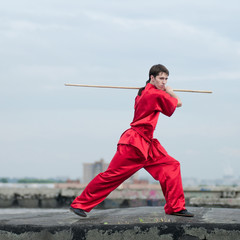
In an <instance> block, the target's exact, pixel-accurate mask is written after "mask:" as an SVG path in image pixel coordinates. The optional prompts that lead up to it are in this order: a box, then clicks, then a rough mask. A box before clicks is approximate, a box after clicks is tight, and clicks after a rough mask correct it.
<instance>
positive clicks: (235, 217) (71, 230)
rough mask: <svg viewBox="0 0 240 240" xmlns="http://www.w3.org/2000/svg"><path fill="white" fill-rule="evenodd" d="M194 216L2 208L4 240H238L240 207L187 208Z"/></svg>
mask: <svg viewBox="0 0 240 240" xmlns="http://www.w3.org/2000/svg"><path fill="white" fill-rule="evenodd" d="M188 210H189V211H191V212H193V213H194V214H195V217H194V218H184V217H178V216H171V215H165V214H164V211H163V208H162V207H139V208H124V209H108V210H93V211H92V212H91V213H89V214H88V217H87V218H81V217H78V216H77V215H75V214H73V213H72V212H70V211H69V210H68V209H22V208H17V209H12V208H11V209H1V210H0V240H10V239H11V240H30V239H31V240H35V239H36V240H48V239H49V240H55V239H58V240H82V239H83V240H91V239H94V240H96V239H104V240H105V239H106V240H107V239H114V240H118V239H119V240H120V239H127V240H132V239H138V240H142V239H160V240H200V239H201V240H215V239H216V240H228V239H231V240H240V209H230V208H195V207H190V208H188Z"/></svg>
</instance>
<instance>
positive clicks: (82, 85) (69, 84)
mask: <svg viewBox="0 0 240 240" xmlns="http://www.w3.org/2000/svg"><path fill="white" fill-rule="evenodd" d="M65 86H70V87H92V88H117V89H139V87H120V86H103V85H86V84H71V83H65ZM173 91H175V92H192V93H212V91H205V90H189V89H173Z"/></svg>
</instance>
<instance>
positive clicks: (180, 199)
mask: <svg viewBox="0 0 240 240" xmlns="http://www.w3.org/2000/svg"><path fill="white" fill-rule="evenodd" d="M144 168H145V169H146V170H147V171H148V172H149V173H150V174H151V175H152V176H153V178H154V179H156V180H158V181H159V182H160V185H161V187H162V191H163V194H164V196H165V199H166V204H165V206H164V209H165V212H166V214H172V213H173V212H179V211H181V210H185V209H186V208H185V198H184V192H183V187H182V179H181V172H180V163H179V162H178V161H177V160H175V159H174V158H172V157H171V156H169V155H166V156H164V155H162V157H160V158H158V159H157V160H156V159H154V160H152V159H149V161H148V163H147V165H145V166H144Z"/></svg>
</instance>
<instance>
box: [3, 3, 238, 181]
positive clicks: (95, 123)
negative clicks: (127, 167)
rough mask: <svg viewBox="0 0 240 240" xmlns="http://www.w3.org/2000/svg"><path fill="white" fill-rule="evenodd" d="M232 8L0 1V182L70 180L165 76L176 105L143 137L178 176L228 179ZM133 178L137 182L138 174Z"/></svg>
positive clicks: (107, 153)
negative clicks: (177, 166)
mask: <svg viewBox="0 0 240 240" xmlns="http://www.w3.org/2000/svg"><path fill="white" fill-rule="evenodd" d="M239 12H240V3H239V1H237V0H235V1H234V0H229V1H227V2H226V1H219V0H218V1H217V0H202V1H190V0H186V1H177V0H173V1H159V0H149V1H139V0H130V1H129V0H128V1H126V0H121V1H120V0H119V1H117V0H111V1H110V0H105V1H97V0H88V1H81V0H80V1H79V0H78V1H77V0H74V1H73V0H72V1H66V0H65V1H63V0H41V1H39V0H36V1H30V0H21V1H18V0H9V1H1V3H0V61H1V62H0V63H1V64H0V83H1V85H0V147H1V149H0V161H1V167H0V177H38V178H47V177H61V176H66V177H70V178H79V177H80V178H81V177H82V164H83V163H85V162H94V161H97V160H99V159H100V158H103V159H104V160H105V161H106V162H110V160H111V159H112V157H113V155H114V153H115V151H116V146H117V142H118V140H119V137H120V135H121V134H122V132H123V131H125V130H126V129H127V128H129V124H130V122H131V121H132V118H133V106H134V98H135V96H136V94H137V91H136V90H114V89H90V88H77V87H66V86H64V83H82V84H101V85H120V86H121V85H122V86H137V87H141V86H143V85H145V81H146V80H147V78H148V71H149V69H150V67H151V66H152V65H154V64H158V63H161V64H164V65H165V66H167V67H168V69H169V71H170V76H169V82H168V84H169V85H170V86H171V87H172V88H185V89H200V90H212V91H213V94H193V93H179V94H178V95H179V97H180V98H181V99H182V101H183V107H182V108H179V109H177V110H176V112H175V114H174V115H173V116H172V117H171V118H168V117H165V116H164V115H160V118H159V122H158V125H157V129H156V132H155V137H156V138H158V139H159V141H160V142H161V143H162V145H163V146H164V147H165V148H166V150H167V151H168V153H169V154H170V155H172V156H173V157H175V158H176V159H177V160H179V161H180V162H181V167H182V176H183V178H189V177H196V178H199V179H214V178H221V177H223V176H224V175H229V174H230V175H234V176H235V177H239V176H240V174H239V172H240V171H239V169H240V140H239V134H240V124H239V122H240V111H239V103H238V100H239V89H240V31H239V26H240V17H239V16H240V15H239ZM140 173H141V176H147V175H148V174H145V173H144V172H143V171H141V172H140Z"/></svg>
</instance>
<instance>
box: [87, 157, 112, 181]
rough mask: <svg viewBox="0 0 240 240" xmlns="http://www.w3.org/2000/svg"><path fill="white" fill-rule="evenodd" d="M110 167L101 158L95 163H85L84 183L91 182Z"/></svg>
mask: <svg viewBox="0 0 240 240" xmlns="http://www.w3.org/2000/svg"><path fill="white" fill-rule="evenodd" d="M107 168H108V163H104V160H103V159H100V160H99V161H97V162H94V163H84V164H83V183H84V184H86V183H89V182H90V181H91V180H92V179H93V178H94V177H96V176H97V175H98V174H99V173H101V172H104V171H105V170H107Z"/></svg>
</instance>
